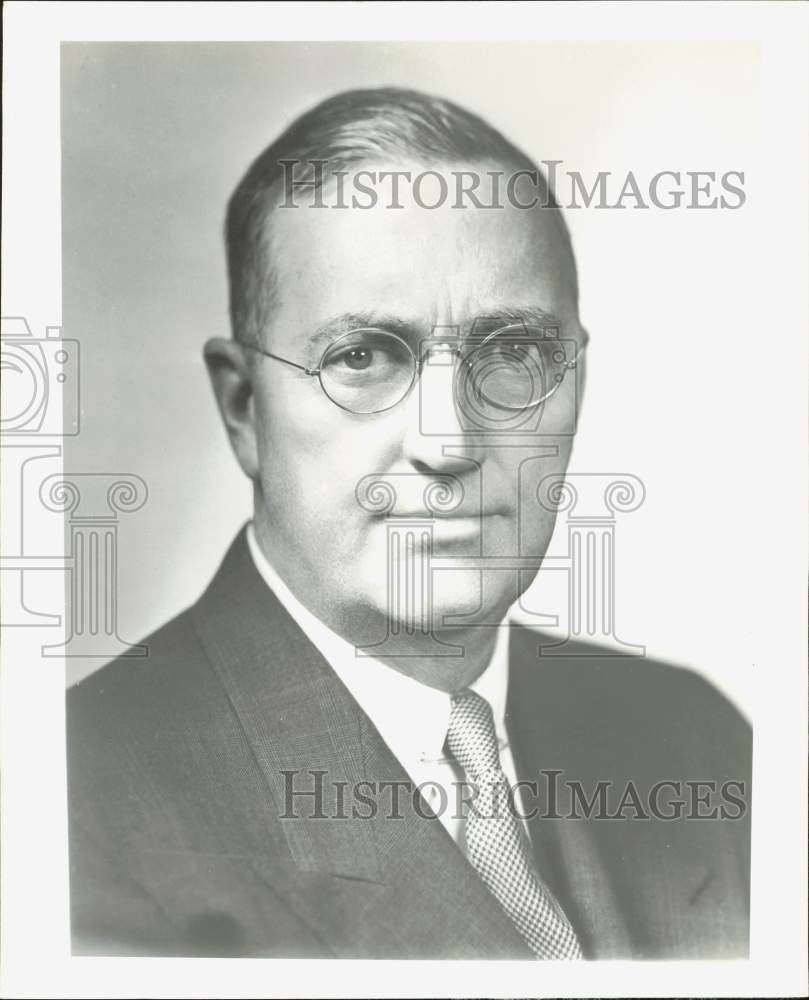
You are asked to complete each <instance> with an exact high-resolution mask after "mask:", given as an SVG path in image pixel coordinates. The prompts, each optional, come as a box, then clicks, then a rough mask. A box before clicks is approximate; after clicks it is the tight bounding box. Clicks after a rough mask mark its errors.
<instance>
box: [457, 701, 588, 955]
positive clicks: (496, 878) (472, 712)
mask: <svg viewBox="0 0 809 1000" xmlns="http://www.w3.org/2000/svg"><path fill="white" fill-rule="evenodd" d="M447 745H448V747H449V750H450V753H451V754H452V755H453V757H454V758H455V759H456V760H457V762H458V763H459V764H460V765H461V767H462V768H463V769H464V771H465V772H466V777H467V779H468V781H469V782H470V783H471V784H472V785H473V786H474V787H475V788H476V789H477V792H478V795H477V798H476V799H475V800H474V803H473V804H472V807H471V809H470V812H469V815H468V816H467V819H466V844H467V853H468V857H469V860H470V861H471V862H472V864H473V865H474V867H475V869H476V870H477V872H478V874H479V875H480V877H481V878H482V879H483V881H484V882H485V883H486V886H487V887H488V889H489V891H490V892H491V893H492V895H493V896H494V897H495V899H496V900H497V901H498V903H500V905H501V906H502V907H503V909H504V910H505V911H506V913H507V914H508V915H509V917H510V918H511V920H512V921H513V923H514V925H515V927H516V928H517V930H518V931H519V932H520V934H521V935H522V936H523V937H524V938H525V940H526V941H527V942H528V944H529V946H530V948H531V949H532V951H533V952H534V954H535V955H536V956H537V958H543V959H573V958H581V957H582V954H581V948H580V946H579V942H578V940H577V939H576V935H575V933H574V931H573V928H572V927H571V926H570V924H569V923H568V920H567V917H566V916H565V915H564V913H563V912H562V908H561V907H560V906H559V904H558V903H557V902H556V900H555V899H554V898H553V896H552V895H551V892H550V890H549V889H548V888H547V887H546V886H545V885H543V883H542V881H541V880H540V878H539V876H538V875H537V872H536V870H535V868H534V865H533V862H532V860H531V855H530V847H529V844H528V838H527V836H526V834H525V830H524V828H523V826H522V822H521V820H520V818H519V816H517V815H515V813H514V810H513V809H512V808H509V797H508V787H509V786H508V779H507V778H506V776H505V774H504V773H503V769H502V767H501V766H500V750H499V747H498V743H497V735H496V733H495V729H494V719H493V717H492V709H491V706H490V705H489V703H488V701H486V699H485V698H481V697H480V695H478V694H475V692H474V691H469V690H464V691H461V692H460V694H458V695H456V696H455V697H454V698H453V699H452V712H451V713H450V719H449V729H448V731H447Z"/></svg>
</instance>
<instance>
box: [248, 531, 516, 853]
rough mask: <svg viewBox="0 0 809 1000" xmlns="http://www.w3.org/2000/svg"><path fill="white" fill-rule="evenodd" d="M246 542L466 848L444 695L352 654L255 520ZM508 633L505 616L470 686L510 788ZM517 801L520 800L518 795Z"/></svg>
mask: <svg viewBox="0 0 809 1000" xmlns="http://www.w3.org/2000/svg"><path fill="white" fill-rule="evenodd" d="M247 543H248V545H249V547H250V553H251V555H252V557H253V561H254V563H255V565H256V569H257V570H258V572H259V573H260V575H261V577H262V578H263V580H264V581H265V583H266V584H267V586H268V587H269V588H270V590H272V592H273V593H274V594H275V596H276V597H277V598H278V600H279V601H280V602H281V604H282V605H283V606H284V608H285V609H286V610H287V612H288V613H289V614H290V615H291V617H292V618H293V619H294V620H295V622H296V623H297V624H298V626H299V627H300V628H301V630H302V631H303V633H304V634H305V635H306V636H307V637H308V638H309V639H310V641H311V642H312V643H313V644H314V645H315V646H316V647H317V649H318V651H319V652H320V653H321V655H322V656H323V658H324V659H325V660H326V662H327V663H328V664H329V666H330V667H331V668H332V669H333V670H334V672H335V673H336V674H337V676H338V677H339V678H340V680H341V681H342V682H343V684H344V685H345V686H346V687H347V688H348V690H349V692H350V693H351V694H352V696H353V697H354V699H355V700H356V701H357V702H358V704H359V705H360V707H361V708H362V710H363V711H364V712H365V714H366V715H367V716H368V717H369V718H370V719H371V721H372V722H373V724H374V726H376V729H377V731H378V732H379V735H380V736H381V737H382V739H383V740H384V741H385V743H386V744H387V745H388V747H389V748H390V750H391V751H392V753H393V754H394V756H395V757H396V758H397V759H398V761H399V762H400V763H401V765H402V766H403V767H404V769H405V771H406V772H407V774H408V776H409V777H410V779H411V780H412V781H413V783H414V784H415V785H417V786H422V785H424V786H425V787H424V788H423V789H422V795H423V797H424V799H425V801H426V802H427V803H428V804H429V806H430V808H431V809H432V810H433V812H435V813H436V814H437V815H438V818H439V819H440V821H441V823H443V825H444V827H445V828H446V829H447V831H448V832H449V834H450V836H452V838H453V839H454V840H455V842H456V844H458V846H459V847H460V848H461V849H462V850H464V849H465V845H464V838H463V819H462V818H461V817H460V816H458V815H457V814H458V809H457V808H456V802H457V783H458V782H459V781H462V780H463V778H464V775H463V773H462V771H461V770H460V768H459V767H458V765H457V764H456V763H455V761H453V760H452V759H449V758H448V757H447V755H446V754H445V750H444V742H445V740H446V737H447V726H448V724H449V715H450V696H449V694H447V693H446V692H445V691H440V690H439V689H438V688H434V687H430V686H429V685H428V684H422V683H421V682H420V681H416V680H413V678H412V677H408V676H407V675H406V674H403V673H400V672H399V671H398V670H394V669H393V667H389V666H387V665H386V664H384V663H382V662H381V661H380V660H375V659H373V658H372V657H369V656H357V655H356V650H355V648H354V646H352V645H351V643H349V642H346V640H345V639H343V638H341V637H340V636H339V635H337V634H336V633H335V632H333V631H332V630H331V629H330V628H328V626H326V625H324V624H323V622H322V621H320V619H319V618H316V617H315V615H313V614H312V612H311V611H309V610H308V609H307V608H306V607H304V605H303V604H301V602H300V601H299V600H298V599H297V598H296V597H295V595H294V594H293V593H292V591H291V590H290V589H289V587H287V585H286V584H285V583H284V581H283V580H282V579H281V577H280V576H279V575H278V573H277V572H276V571H275V569H274V568H273V567H272V565H271V564H270V562H269V560H268V559H267V557H266V556H265V555H264V553H263V552H262V551H261V548H260V547H259V544H258V541H257V539H256V536H255V531H254V528H253V525H252V524H250V525H248V528H247ZM508 631H509V630H508V626H507V625H506V623H505V620H504V623H503V625H502V626H501V627H500V628H499V629H498V634H497V641H496V644H495V649H494V653H493V655H492V659H491V661H490V663H489V665H488V667H487V668H486V670H484V672H483V673H482V674H481V675H480V676H479V677H478V679H477V680H476V681H475V682H474V683H473V684H470V685H469V686H470V688H471V689H472V690H473V691H475V692H476V693H477V694H479V695H480V696H481V697H483V698H485V699H486V700H487V701H488V702H489V704H490V705H491V706H492V712H493V714H494V724H495V731H496V733H497V737H498V740H499V743H500V762H501V765H502V768H503V771H504V772H505V775H506V778H507V779H508V781H509V783H510V784H511V785H514V784H515V783H516V781H517V776H516V772H515V769H514V761H513V759H512V755H511V750H510V749H509V745H508V735H507V733H506V725H505V712H506V694H507V690H508ZM414 720H415V721H414ZM428 783H429V784H428ZM436 785H439V786H441V787H442V788H443V789H444V790H445V793H446V800H445V801H446V803H447V807H446V808H445V809H442V808H441V807H442V805H443V800H442V796H441V793H440V791H439V790H438V788H436ZM517 801H518V803H519V801H520V799H519V795H518V797H517Z"/></svg>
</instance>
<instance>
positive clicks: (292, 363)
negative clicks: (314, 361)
mask: <svg viewBox="0 0 809 1000" xmlns="http://www.w3.org/2000/svg"><path fill="white" fill-rule="evenodd" d="M247 346H248V347H250V348H251V349H252V350H254V351H258V353H259V354H264V355H266V356H267V357H268V358H273V359H274V360H275V361H282V362H283V363H284V364H285V365H290V366H291V367H292V368H297V369H298V370H299V371H302V372H304V373H305V374H306V375H319V374H320V369H319V368H307V367H306V365H299V364H298V363H297V361H290V360H289V358H282V357H280V355H278V354H273V353H272V351H265V350H264V348H263V347H256V345H255V344H248V345H247Z"/></svg>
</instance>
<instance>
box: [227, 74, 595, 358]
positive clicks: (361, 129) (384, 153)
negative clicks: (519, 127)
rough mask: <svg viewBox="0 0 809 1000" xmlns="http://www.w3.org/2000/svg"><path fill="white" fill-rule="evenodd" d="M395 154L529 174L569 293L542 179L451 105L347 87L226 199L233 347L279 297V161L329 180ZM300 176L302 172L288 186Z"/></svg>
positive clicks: (304, 120) (249, 338)
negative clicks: (323, 165) (274, 218)
mask: <svg viewBox="0 0 809 1000" xmlns="http://www.w3.org/2000/svg"><path fill="white" fill-rule="evenodd" d="M396 157H401V158H406V159H409V160H418V161H423V162H424V164H425V165H426V166H434V165H437V164H442V163H447V162H467V163H469V162H481V161H491V162H492V163H496V164H500V165H503V166H507V167H514V168H515V169H518V170H530V171H532V172H536V174H537V176H538V180H539V186H540V189H541V190H542V194H543V201H544V202H545V203H546V204H547V205H548V207H549V208H550V209H551V212H550V214H551V216H552V217H553V218H554V219H555V221H556V222H557V225H558V228H559V235H560V238H561V239H562V241H563V245H564V247H565V250H566V251H567V256H569V259H570V260H569V262H570V273H571V280H572V290H573V294H574V297H575V296H576V293H577V290H576V269H575V259H574V256H573V248H572V245H571V241H570V234H569V232H568V229H567V225H566V224H565V221H564V219H563V217H562V213H561V211H560V210H559V208H558V206H557V204H556V202H555V201H554V199H553V193H552V192H551V191H550V190H549V188H548V183H547V179H546V178H545V175H544V174H543V172H542V171H541V170H540V169H539V167H538V166H537V164H536V163H534V162H533V161H532V160H531V159H530V157H528V156H526V154H525V153H523V152H521V151H520V150H519V149H517V147H516V146H514V145H512V143H510V142H509V141H508V140H507V139H506V138H505V137H504V136H503V135H501V134H500V133H499V132H498V131H497V130H496V129H494V128H492V127H491V126H490V125H489V124H487V123H486V122H485V121H484V120H483V119H482V118H480V117H478V116H477V115H475V114H472V113H471V112H469V111H466V110H465V109H464V108H461V107H459V106H458V105H457V104H453V103H452V102H451V101H446V100H443V99H441V98H437V97H432V96H429V95H426V94H421V93H419V92H417V91H413V90H405V89H399V88H395V87H384V88H377V89H371V90H349V91H345V92H343V93H340V94H336V95H335V96H334V97H330V98H328V99H327V100H325V101H322V102H321V103H320V104H318V105H317V106H316V107H314V108H312V109H311V110H309V111H307V112H305V113H304V114H302V115H301V116H299V117H298V118H297V119H296V120H295V121H294V122H293V123H292V124H291V125H290V126H289V128H287V129H286V130H285V131H284V132H283V133H282V135H280V136H279V137H278V138H277V139H276V140H275V142H273V143H272V144H271V145H270V146H268V147H267V148H266V149H265V150H264V151H263V152H262V153H261V154H260V155H259V156H258V157H257V158H256V160H254V162H253V163H252V165H251V166H250V168H249V169H248V171H247V173H246V174H245V175H244V177H243V178H242V180H241V181H240V182H239V184H238V185H237V187H236V189H235V191H234V192H233V194H232V195H231V197H230V200H229V201H228V206H227V216H226V221H225V242H226V251H227V265H228V284H229V299H230V321H231V329H232V333H233V336H234V337H235V338H236V339H237V340H241V341H243V342H246V343H257V342H258V338H259V336H260V333H261V330H262V329H264V328H265V327H266V325H267V322H268V319H269V311H270V308H271V305H272V302H273V298H274V296H275V295H277V293H278V288H277V284H276V282H275V280H274V271H273V267H272V263H271V255H272V247H271V234H270V227H269V226H268V224H267V223H268V220H269V215H270V211H271V209H272V207H273V206H272V204H271V203H270V196H271V194H272V193H273V192H274V191H277V190H278V189H279V188H280V187H281V185H282V183H283V181H284V179H285V178H288V173H287V171H285V170H284V167H283V165H282V161H284V160H287V161H289V160H296V161H298V162H300V163H301V164H308V163H310V162H311V161H317V160H325V161H327V162H328V164H329V169H328V170H327V171H326V177H328V175H329V173H331V172H333V171H334V170H342V169H345V168H346V167H349V166H354V165H357V164H360V163H368V162H369V161H370V162H372V161H375V160H377V161H378V160H388V161H389V160H390V159H391V158H396ZM305 176H306V173H305V171H301V172H300V174H296V179H300V178H301V177H305ZM310 176H311V175H310ZM286 193H287V194H289V193H290V191H289V187H287V192H286Z"/></svg>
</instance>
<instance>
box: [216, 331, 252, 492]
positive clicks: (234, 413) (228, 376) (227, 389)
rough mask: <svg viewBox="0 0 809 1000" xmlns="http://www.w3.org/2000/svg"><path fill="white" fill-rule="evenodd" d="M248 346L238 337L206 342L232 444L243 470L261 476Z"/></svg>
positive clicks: (220, 409) (218, 400)
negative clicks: (240, 342)
mask: <svg viewBox="0 0 809 1000" xmlns="http://www.w3.org/2000/svg"><path fill="white" fill-rule="evenodd" d="M246 353H247V352H246V351H245V349H244V347H243V346H242V345H241V344H239V343H238V342H237V341H235V340H227V339H225V338H224V337H214V338H213V339H211V340H209V341H208V342H207V343H206V345H205V350H204V355H205V364H206V365H207V367H208V374H209V376H210V379H211V385H212V387H213V391H214V396H216V402H217V404H218V405H219V412H220V413H221V415H222V422H223V423H224V425H225V430H226V431H227V434H228V438H229V439H230V445H231V447H232V448H233V452H234V454H235V455H236V458H237V459H238V462H239V465H240V466H241V468H242V472H244V474H245V475H246V476H247V477H248V478H249V479H252V480H253V481H254V482H255V481H256V480H257V479H258V474H259V464H258V446H257V436H256V407H255V397H254V395H253V378H252V372H251V369H250V365H249V363H248V360H247V357H246Z"/></svg>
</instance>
